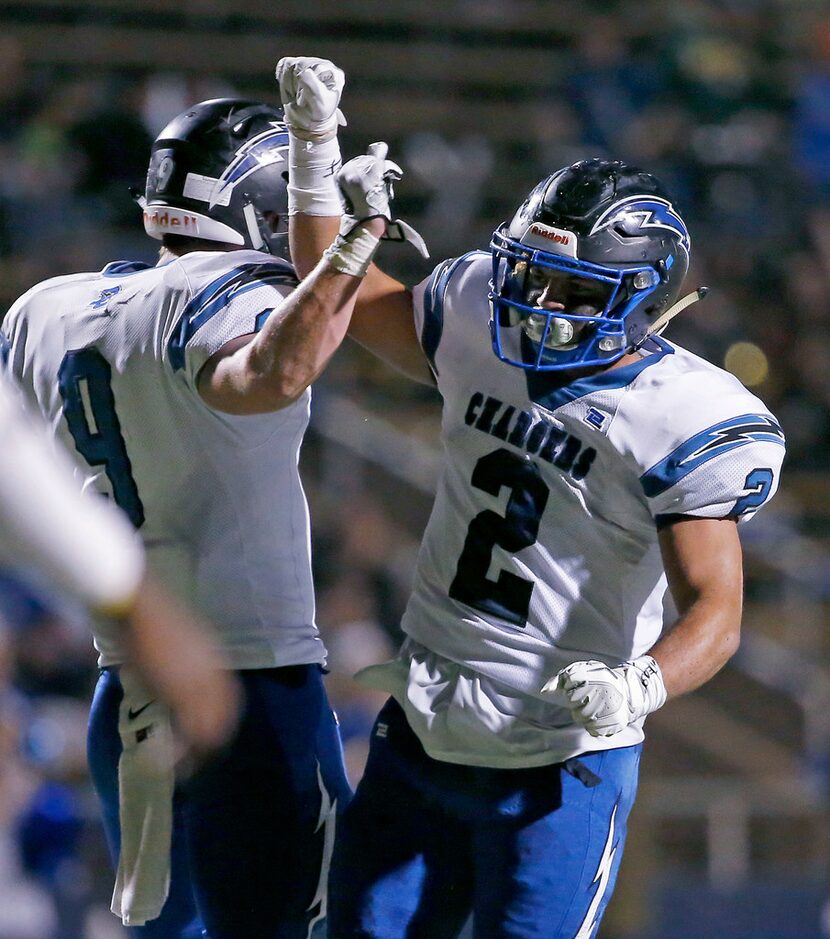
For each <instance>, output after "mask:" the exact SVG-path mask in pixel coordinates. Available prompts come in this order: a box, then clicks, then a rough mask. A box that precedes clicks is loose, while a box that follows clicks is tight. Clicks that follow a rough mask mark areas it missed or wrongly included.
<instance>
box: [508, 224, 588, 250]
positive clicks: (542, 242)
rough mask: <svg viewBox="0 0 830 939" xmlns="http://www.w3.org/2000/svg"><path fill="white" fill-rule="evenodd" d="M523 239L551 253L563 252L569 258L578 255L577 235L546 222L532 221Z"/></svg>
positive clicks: (526, 242) (533, 246)
mask: <svg viewBox="0 0 830 939" xmlns="http://www.w3.org/2000/svg"><path fill="white" fill-rule="evenodd" d="M521 240H522V243H523V244H526V245H527V246H528V247H530V248H542V250H544V251H549V252H550V253H551V254H562V255H565V256H566V257H569V258H575V257H576V242H577V238H576V235H575V234H574V233H573V232H571V231H567V230H566V229H563V228H554V226H553V225H545V224H544V222H531V223H530V225H529V226H528V229H527V231H526V232H525V234H524V237H523V238H522V239H521Z"/></svg>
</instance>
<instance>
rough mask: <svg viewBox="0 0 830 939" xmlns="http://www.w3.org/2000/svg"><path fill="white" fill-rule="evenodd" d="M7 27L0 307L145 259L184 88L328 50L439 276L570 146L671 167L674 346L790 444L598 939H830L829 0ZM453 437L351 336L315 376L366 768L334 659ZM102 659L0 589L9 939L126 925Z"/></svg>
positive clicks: (376, 589) (431, 408)
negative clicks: (138, 192) (90, 709)
mask: <svg viewBox="0 0 830 939" xmlns="http://www.w3.org/2000/svg"><path fill="white" fill-rule="evenodd" d="M0 27H1V28H0V295H2V296H0V315H2V311H3V310H5V309H7V308H8V306H9V304H10V303H11V302H12V301H13V300H14V298H15V297H16V296H18V295H19V294H20V293H22V292H23V291H24V290H26V289H27V288H28V287H30V286H31V285H32V284H34V283H35V282H37V281H39V280H42V279H43V278H46V277H49V276H52V275H56V274H61V273H68V272H74V271H81V270H90V269H97V268H100V267H102V266H103V265H104V264H105V263H106V262H108V261H110V260H115V259H135V260H147V261H152V260H153V258H154V256H155V254H156V250H157V244H156V243H154V242H151V241H150V240H149V239H147V238H146V237H145V236H144V234H143V231H142V228H141V222H140V212H139V210H138V208H137V206H136V205H135V204H134V202H133V201H132V199H131V198H130V196H129V193H128V189H129V187H130V186H142V185H143V178H144V173H145V169H146V163H147V156H148V152H149V147H150V143H151V141H152V139H153V137H154V136H155V135H156V134H157V133H158V132H159V130H160V129H161V128H162V127H163V126H164V124H165V123H166V122H167V120H168V119H169V118H171V117H172V116H173V115H175V114H176V113H178V112H179V111H180V110H182V109H183V108H184V107H186V106H187V105H188V104H190V103H192V102H194V101H197V100H201V99H204V98H208V97H216V96H220V95H225V94H235V93H238V94H246V95H253V96H256V97H260V98H265V99H268V100H276V98H277V89H276V86H275V84H274V82H273V67H274V64H275V63H276V61H277V59H278V58H279V57H280V56H281V55H286V54H289V55H296V54H313V55H321V56H326V57H329V58H332V59H333V60H334V61H335V62H337V63H338V64H339V65H341V66H342V67H343V68H344V69H345V70H346V74H347V87H346V92H345V95H344V99H343V109H344V111H345V112H346V115H347V117H348V120H349V124H348V127H347V128H345V130H344V131H343V134H342V143H343V150H344V153H345V155H346V156H349V155H354V154H355V153H357V152H359V151H362V150H363V148H365V146H366V144H368V143H369V142H371V141H373V140H377V139H384V140H387V141H388V142H389V144H390V149H391V156H392V157H393V158H394V159H396V160H397V161H398V162H400V163H401V164H402V165H403V167H404V169H405V171H406V177H405V179H404V180H403V182H402V183H401V184H400V186H399V200H398V206H399V210H400V214H401V215H402V216H403V217H404V218H406V219H407V220H408V221H410V222H411V223H412V224H414V225H415V226H416V227H417V228H418V229H419V230H420V231H421V232H422V233H423V234H424V236H425V237H426V239H427V242H428V243H429V245H430V247H431V250H432V255H433V261H436V262H437V261H438V260H440V259H442V258H444V257H448V256H452V255H456V254H460V253H462V252H463V251H466V250H468V249H470V248H473V247H486V246H487V243H488V240H489V237H490V234H491V232H492V230H493V228H494V227H495V225H496V224H498V223H499V222H501V221H502V220H503V219H504V218H507V217H508V216H509V215H510V214H511V213H512V212H513V211H514V209H515V208H516V207H517V205H518V204H519V202H520V201H521V200H522V198H523V196H524V194H525V193H526V191H527V190H528V189H529V188H530V187H531V186H532V185H533V184H535V182H536V181H537V180H538V179H540V178H541V177H543V176H546V175H548V174H549V173H551V172H553V171H554V170H555V169H557V168H559V167H560V166H562V165H564V164H566V163H570V162H572V161H574V160H576V159H580V158H583V157H590V156H598V155H601V156H606V157H613V158H622V159H625V160H628V161H630V162H634V163H638V164H640V165H642V166H643V167H644V168H645V169H648V170H650V171H652V172H654V173H655V174H657V175H658V176H660V177H661V178H662V179H663V180H664V181H665V183H666V184H667V185H668V186H669V187H670V188H671V189H672V190H673V192H674V193H675V195H676V201H677V204H678V205H679V206H680V209H681V212H682V214H683V216H684V218H685V219H686V221H687V223H688V224H689V227H690V229H691V232H692V245H693V267H692V271H691V273H690V277H689V281H688V283H689V284H690V285H691V286H698V285H700V284H707V285H709V286H711V287H712V292H711V294H710V297H709V298H708V299H707V300H706V301H705V303H703V304H701V305H699V306H697V307H694V308H692V310H690V311H689V313H688V314H685V315H684V317H681V319H680V321H675V324H674V325H673V326H672V327H671V332H670V334H669V335H670V338H672V339H674V340H676V341H679V342H681V343H682V344H684V345H686V346H688V347H689V348H691V349H692V350H693V351H695V352H699V353H700V354H703V355H704V356H706V357H708V358H709V359H711V360H712V361H713V362H715V363H717V364H719V365H724V366H725V367H727V368H729V369H730V370H731V371H733V372H735V374H737V375H738V376H739V377H740V378H741V380H742V381H744V383H745V384H747V385H748V386H749V387H751V388H752V389H753V390H756V391H757V393H758V394H760V395H761V397H762V398H763V399H764V400H765V401H766V402H767V403H768V404H769V406H770V407H771V408H772V410H773V411H774V412H775V413H776V414H777V416H778V417H779V418H780V420H781V422H782V424H783V426H784V429H785V431H786V433H787V438H788V443H789V456H788V461H787V464H786V467H785V477H784V483H783V485H782V489H781V493H780V495H779V496H778V497H777V499H776V500H775V502H774V503H773V505H772V507H771V508H770V509H767V510H765V512H764V513H763V514H762V515H761V516H760V517H759V518H758V520H757V521H755V522H753V523H752V524H751V525H750V526H747V528H746V529H745V530H744V532H743V537H744V544H745V549H746V554H747V610H746V618H745V639H744V643H743V646H742V649H741V652H740V653H739V655H738V656H737V657H736V659H735V661H734V662H733V663H732V664H731V665H730V666H729V667H728V668H727V669H726V670H725V671H724V672H723V673H722V674H721V675H720V676H718V677H717V678H716V679H715V681H713V682H712V683H711V684H710V685H709V686H707V687H706V688H705V689H704V690H703V691H701V692H700V693H698V694H696V695H692V696H690V697H688V698H686V699H681V700H680V701H677V702H674V703H673V704H672V705H671V706H669V707H668V708H666V709H664V710H663V711H660V712H658V713H656V714H654V715H652V716H651V717H650V718H649V728H650V737H649V740H648V742H647V747H646V753H645V757H644V768H643V781H642V785H641V797H640V801H639V804H638V807H637V808H636V810H635V813H634V816H633V818H632V832H631V836H630V842H629V846H628V849H627V861H626V863H624V865H623V874H622V876H621V882H620V884H619V887H618V891H617V895H616V896H615V898H614V901H613V903H612V905H611V908H610V911H609V914H608V916H607V919H606V922H605V924H604V925H603V928H602V930H601V931H600V939H710V937H711V939H739V937H740V939H819V937H827V936H830V883H828V866H830V824H828V822H830V815H828V802H827V794H828V784H830V671H829V670H828V660H829V659H830V655H828V653H830V642H828V628H827V627H828V600H830V553H828V547H830V302H828V297H830V10H828V7H827V4H826V2H823V0H683V2H682V3H675V4H670V3H665V2H664V0H636V2H628V0H618V2H611V0H609V2H600V0H594V2H591V0H557V2H553V0H395V2H392V3H390V2H386V0H318V2H317V3H316V4H314V3H308V2H300V0H281V2H279V3H274V2H270V0H247V2H242V0H72V2H65V0H18V2H14V0H4V2H2V3H0ZM382 263H383V264H385V265H386V266H387V268H388V269H389V270H390V271H392V272H393V273H396V274H397V275H398V276H400V277H402V278H403V279H404V280H406V281H407V282H409V283H411V284H414V283H415V282H417V281H418V280H420V279H421V278H422V277H424V276H425V275H426V274H427V273H428V272H429V271H430V270H431V264H430V263H428V262H421V261H419V260H418V259H417V258H416V257H415V255H414V253H413V252H407V251H406V250H404V249H399V248H397V247H396V246H385V247H384V249H383V251H382ZM56 312H59V311H56ZM482 328H483V329H484V328H486V324H484V323H482ZM689 406H690V407H693V406H694V402H689ZM437 434H438V409H437V405H436V399H435V396H434V393H433V392H431V391H430V390H428V389H424V388H420V387H416V386H412V385H409V384H407V383H406V382H405V381H403V380H402V379H399V378H398V377H397V376H395V375H393V374H392V373H391V372H389V371H387V370H385V369H384V368H383V367H381V366H379V365H376V364H374V363H373V362H372V361H371V360H370V359H369V358H368V357H367V356H366V355H365V354H363V353H362V352H361V351H360V350H359V349H357V348H356V347H352V346H349V347H344V349H343V350H341V352H340V353H338V356H337V358H336V360H335V362H334V363H333V364H332V366H331V367H330V369H329V370H328V372H327V373H326V375H325V376H324V378H323V379H322V380H321V382H320V383H319V385H318V386H317V387H316V389H315V403H314V417H313V423H312V431H311V434H310V437H309V438H308V441H307V444H306V447H305V452H304V456H303V465H304V471H305V479H306V482H307V488H308V491H309V497H310V500H311V504H312V519H313V528H314V551H315V571H316V575H317V584H318V598H319V603H318V613H319V616H318V619H319V623H320V626H321V628H322V630H323V632H324V634H325V637H326V640H327V642H328V644H329V647H330V650H331V661H330V665H331V670H332V671H331V675H330V676H329V679H328V680H329V686H330V690H331V693H332V697H333V699H334V701H335V704H336V707H337V710H338V712H339V715H340V719H341V725H342V728H343V733H344V738H345V741H346V753H347V761H348V765H349V770H350V774H351V776H352V779H353V780H354V781H357V779H358V778H359V776H360V772H361V769H362V765H363V760H364V758H365V752H366V740H367V734H368V729H369V727H370V725H371V720H372V717H373V714H374V712H375V710H376V708H377V706H378V704H379V703H380V702H379V701H378V700H377V699H376V698H373V697H372V696H371V695H367V693H365V692H360V691H359V690H358V689H357V688H356V687H355V685H354V684H353V683H352V682H351V680H350V677H349V676H350V675H351V673H352V672H353V671H355V670H356V669H357V668H359V667H360V666H362V665H364V664H368V663H370V662H372V661H377V660H380V659H383V658H385V657H388V656H389V655H391V654H392V652H393V651H394V649H395V647H396V644H397V642H398V640H399V627H398V622H399V617H400V613H401V610H402V608H403V604H404V603H405V600H406V596H407V591H408V587H409V582H410V578H411V572H412V568H413V562H414V557H415V554H416V551H417V545H418V537H419V534H420V530H421V529H422V527H423V525H424V522H425V519H426V516H427V514H428V511H429V507H430V504H431V495H432V492H433V487H434V481H435V477H436V472H437V466H438V463H439V459H440V455H439V453H438V442H437V441H438V437H437ZM95 678H96V671H95V658H94V654H93V652H92V650H91V648H90V641H89V634H88V631H87V624H86V623H85V622H84V619H83V616H82V615H81V614H80V613H79V612H78V611H76V610H74V609H72V608H70V607H67V606H66V604H65V603H64V602H63V601H61V600H60V599H58V598H55V597H50V596H48V594H45V593H43V592H42V591H40V590H33V589H32V586H31V585H30V584H27V585H23V584H21V583H20V582H19V581H17V580H14V579H12V578H11V577H10V576H3V577H2V579H0V939H114V937H117V936H121V935H125V933H123V932H122V931H121V929H120V927H118V925H117V921H116V920H115V918H114V917H113V916H112V915H111V914H110V913H108V912H107V907H108V899H109V891H110V887H111V876H110V873H109V867H108V863H107V861H106V856H105V850H104V847H103V841H102V836H101V833H100V829H99V826H98V823H97V817H96V811H95V806H94V803H93V800H92V796H91V792H90V789H89V784H88V781H87V776H86V770H85V757H84V726H85V716H86V710H87V703H88V701H89V698H90V693H91V689H92V687H93V684H94V681H95Z"/></svg>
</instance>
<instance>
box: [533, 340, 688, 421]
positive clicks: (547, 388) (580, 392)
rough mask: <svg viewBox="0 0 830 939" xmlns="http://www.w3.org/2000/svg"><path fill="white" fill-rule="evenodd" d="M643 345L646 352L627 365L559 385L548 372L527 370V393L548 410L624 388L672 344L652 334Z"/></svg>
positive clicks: (668, 353) (659, 357)
mask: <svg viewBox="0 0 830 939" xmlns="http://www.w3.org/2000/svg"><path fill="white" fill-rule="evenodd" d="M643 348H645V349H649V348H650V349H651V350H652V351H651V353H650V355H646V356H643V358H641V359H638V360H637V361H636V362H632V363H631V364H630V365H622V366H620V367H619V368H612V369H607V370H606V371H604V372H597V373H596V374H594V375H588V376H587V377H586V378H577V379H576V380H575V381H573V382H571V383H570V384H569V385H562V386H559V385H557V383H556V380H555V379H551V378H550V377H549V374H548V373H545V372H534V371H530V370H528V371H527V372H526V373H525V375H526V378H527V392H528V396H529V397H530V400H531V401H535V402H536V404H541V405H542V406H543V407H544V408H546V409H547V410H548V411H555V410H556V409H557V408H561V407H563V406H564V405H566V404H570V403H571V401H576V400H577V399H578V398H584V397H585V395H589V394H593V393H594V392H597V391H610V390H612V389H614V388H625V387H626V385H630V384H631V382H633V381H634V379H635V378H636V377H637V376H638V375H639V374H640V373H641V372H642V371H644V370H645V369H647V368H651V367H652V366H653V365H656V364H657V363H658V362H660V361H661V360H662V359H663V358H665V357H666V356H667V355H674V349H673V348H672V346H670V345H669V344H668V343H667V342H663V341H662V340H661V339H659V338H658V337H656V336H655V337H652V338H651V339H649V341H648V344H647V345H646V346H644V347H643Z"/></svg>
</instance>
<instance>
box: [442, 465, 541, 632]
mask: <svg viewBox="0 0 830 939" xmlns="http://www.w3.org/2000/svg"><path fill="white" fill-rule="evenodd" d="M472 484H473V486H475V488H476V489H481V490H483V491H484V492H487V493H489V494H490V495H491V496H498V494H499V492H500V491H501V489H502V487H504V486H506V487H508V488H509V489H510V498H509V499H508V500H507V508H506V510H505V513H504V515H503V516H501V515H499V514H498V512H493V511H491V510H489V509H487V510H485V511H484V512H479V514H478V515H476V517H475V518H474V519H473V520H472V522H470V527H469V528H468V529H467V538H466V540H465V542H464V550H463V551H462V552H461V557H460V558H459V559H458V568H457V570H456V573H455V578H454V580H453V582H452V584H451V585H450V591H449V593H450V596H451V597H452V598H453V600H458V602H459V603H464V604H466V605H467V606H471V607H473V608H474V609H476V610H479V611H480V612H482V613H485V614H491V615H493V616H497V617H499V618H500V619H503V620H507V622H509V623H513V624H514V625H516V626H524V625H525V624H526V623H527V614H528V609H529V608H530V596H531V594H532V593H533V582H532V581H530V580H526V579H525V578H524V577H519V576H518V575H517V574H513V573H511V572H510V571H500V572H499V575H498V578H497V579H496V580H491V579H490V578H489V577H488V576H487V572H488V570H489V568H490V559H491V556H492V554H493V548H494V547H496V546H498V547H500V548H503V549H504V550H505V551H509V552H510V553H511V554H512V553H515V552H516V551H520V550H521V549H522V548H528V547H530V545H532V544H533V543H534V542H535V541H536V538H537V537H538V535H539V521H540V519H541V518H542V513H543V512H544V511H545V506H546V505H547V501H548V492H549V490H548V487H547V486H546V485H545V483H544V481H543V479H542V476H541V473H540V472H539V467H538V466H536V464H535V463H531V462H530V461H528V460H524V459H522V458H521V457H520V456H517V455H516V454H515V453H511V452H510V451H509V450H495V451H494V452H493V453H488V454H487V456H483V457H482V458H481V459H480V460H479V461H478V463H476V465H475V469H474V470H473V478H472Z"/></svg>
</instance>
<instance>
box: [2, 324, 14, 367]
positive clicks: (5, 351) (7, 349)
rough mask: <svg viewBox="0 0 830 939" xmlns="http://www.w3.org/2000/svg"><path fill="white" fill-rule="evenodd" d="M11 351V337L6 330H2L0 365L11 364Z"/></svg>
mask: <svg viewBox="0 0 830 939" xmlns="http://www.w3.org/2000/svg"><path fill="white" fill-rule="evenodd" d="M11 351H12V344H11V343H10V342H9V337H8V336H7V335H6V334H5V333H4V332H0V365H8V364H9V355H10V353H11Z"/></svg>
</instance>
